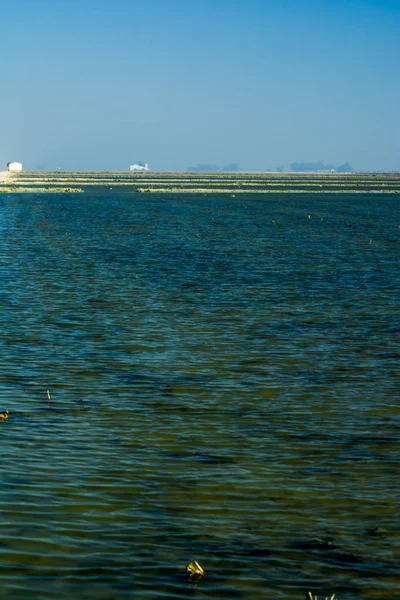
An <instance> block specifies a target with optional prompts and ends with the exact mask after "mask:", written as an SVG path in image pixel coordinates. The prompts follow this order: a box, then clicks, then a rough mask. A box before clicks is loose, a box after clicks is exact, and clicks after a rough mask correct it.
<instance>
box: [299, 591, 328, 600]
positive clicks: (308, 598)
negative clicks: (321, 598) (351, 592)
mask: <svg viewBox="0 0 400 600" xmlns="http://www.w3.org/2000/svg"><path fill="white" fill-rule="evenodd" d="M306 600H318V596H313V595H312V593H311V592H308V594H307V596H306ZM325 600H335V594H332V596H331V597H330V598H328V597H326V598H325Z"/></svg>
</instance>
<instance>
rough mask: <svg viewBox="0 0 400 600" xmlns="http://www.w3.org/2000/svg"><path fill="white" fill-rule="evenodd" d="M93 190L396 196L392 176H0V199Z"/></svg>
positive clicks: (398, 189) (398, 178)
mask: <svg viewBox="0 0 400 600" xmlns="http://www.w3.org/2000/svg"><path fill="white" fill-rule="evenodd" d="M95 187H98V188H103V189H113V188H120V189H125V190H126V191H132V192H136V193H160V194H161V193H162V194H167V193H174V194H196V193H199V194H226V195H231V196H235V195H236V194H243V193H247V194H258V195H259V194H268V195H271V194H303V195H306V194H313V195H315V194H335V195H336V194H362V193H370V194H399V193H400V175H399V174H396V173H317V172H307V173H306V172H300V173H294V172H290V173H271V172H268V173H267V172H263V173H244V172H235V173H232V172H230V173H216V172H212V173H205V172H201V173H200V172H196V173H194V172H188V171H186V172H181V173H177V172H171V171H148V172H146V173H132V172H130V171H21V172H15V173H13V172H11V173H9V172H7V171H4V172H3V171H2V172H0V193H8V194H10V193H73V192H83V191H84V190H85V189H87V190H88V189H91V188H92V189H93V188H95Z"/></svg>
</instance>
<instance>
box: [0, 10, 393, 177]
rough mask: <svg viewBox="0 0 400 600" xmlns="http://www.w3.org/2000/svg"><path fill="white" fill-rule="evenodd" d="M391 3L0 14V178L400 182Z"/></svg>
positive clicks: (45, 11) (31, 11) (12, 12)
mask: <svg viewBox="0 0 400 600" xmlns="http://www.w3.org/2000/svg"><path fill="white" fill-rule="evenodd" d="M399 32H400V0H370V1H369V2H366V1H363V2H361V1H354V0H325V1H314V0H293V1H292V0H288V1H287V0H282V1H281V2H277V1H276V0H275V1H274V2H269V1H268V0H169V1H167V0H153V1H152V2H145V1H144V0H142V1H141V2H138V1H137V0H113V1H111V0H18V1H16V2H11V1H10V0H7V1H6V0H0V57H1V63H0V64H1V66H0V115H1V128H0V170H1V169H2V168H3V167H4V166H5V164H6V163H7V162H8V161H9V160H19V161H21V162H23V164H24V168H26V169H29V168H46V169H52V168H57V167H60V168H62V169H95V170H97V169H98V170H102V169H110V170H113V169H116V170H124V169H126V168H128V167H129V165H130V164H132V162H136V161H144V162H148V163H149V165H150V167H151V168H153V169H162V170H180V169H186V168H187V167H189V166H192V165H196V164H197V163H211V164H216V165H219V166H224V165H227V164H229V163H232V162H236V163H238V164H239V165H240V166H241V167H242V168H243V169H248V170H266V169H275V168H276V167H277V166H280V165H282V166H284V167H286V168H288V167H289V165H290V163H292V162H308V161H322V162H324V163H333V164H341V163H343V162H345V161H349V162H350V163H351V164H352V165H353V167H354V168H355V169H357V170H399V171H400V125H399V123H400V118H399V111H400V72H399V66H400V41H399V40H400V35H399Z"/></svg>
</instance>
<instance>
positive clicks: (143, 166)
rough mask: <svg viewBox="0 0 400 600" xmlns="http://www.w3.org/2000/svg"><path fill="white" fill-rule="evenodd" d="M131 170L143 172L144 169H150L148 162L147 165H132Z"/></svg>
mask: <svg viewBox="0 0 400 600" xmlns="http://www.w3.org/2000/svg"><path fill="white" fill-rule="evenodd" d="M129 170H130V171H136V172H139V173H140V172H143V171H149V170H150V169H149V165H148V164H147V163H146V164H145V165H142V164H141V163H138V164H135V165H131V166H130V167H129Z"/></svg>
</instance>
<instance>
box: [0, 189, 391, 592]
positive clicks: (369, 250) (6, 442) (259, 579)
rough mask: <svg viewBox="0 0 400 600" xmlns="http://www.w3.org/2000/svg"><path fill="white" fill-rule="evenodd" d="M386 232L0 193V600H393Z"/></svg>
mask: <svg viewBox="0 0 400 600" xmlns="http://www.w3.org/2000/svg"><path fill="white" fill-rule="evenodd" d="M399 223H400V202H399V198H398V197H396V196H390V195H389V196H388V195H386V196H380V195H373V196H372V195H371V196H368V195H365V196H363V195H358V196H353V197H352V196H335V195H332V196H327V195H324V196H321V197H318V196H315V195H314V196H312V197H310V198H307V197H299V196H297V197H294V196H293V197H292V196H290V195H286V196H282V197H281V198H278V197H275V198H274V197H272V196H269V197H268V198H267V199H265V198H262V197H261V196H260V195H259V196H251V195H249V196H245V195H242V196H241V197H240V198H231V197H222V196H221V197H218V196H215V197H211V196H207V197H204V196H194V195H188V196H184V195H182V196H173V195H166V196H162V195H156V194H151V195H146V194H144V195H141V194H132V193H131V192H129V191H109V190H108V191H107V190H96V189H92V190H88V191H86V192H85V194H84V195H79V196H78V195H77V196H68V195H56V194H54V195H41V196H39V195H10V196H5V195H4V196H3V197H1V198H0V277H1V287H0V300H1V312H0V326H1V338H0V344H1V354H0V356H1V359H0V360H1V363H0V393H1V406H0V409H1V410H4V409H6V408H8V409H9V410H10V418H9V420H8V422H5V423H0V436H1V449H2V477H1V488H0V515H1V536H0V553H1V571H0V583H1V590H2V598H7V599H8V598H9V599H12V600H13V599H24V600H31V599H33V598H40V599H43V600H47V599H50V598H57V599H62V600H63V599H65V600H67V599H68V600H70V599H71V598H83V599H86V598H87V599H88V600H92V599H93V600H99V599H104V600H105V599H107V600H119V599H123V598H132V599H133V598H135V599H139V600H141V599H155V598H168V599H175V598H194V597H195V598H196V599H220V598H227V599H232V600H236V599H246V600H260V599H261V598H274V599H275V598H287V599H297V598H298V599H300V600H301V599H302V598H303V597H304V594H305V592H306V590H311V591H313V592H314V593H318V594H328V593H330V594H332V593H333V592H335V593H336V594H337V597H338V598H339V600H351V599H374V598H381V599H382V598H387V599H389V598H390V599H391V600H394V599H395V598H400V578H399V566H398V565H399V559H400V542H399V537H400V523H399V514H400V509H399V497H400V476H399V474H400V468H399V463H400V402H399V374H398V371H399V367H398V365H399V364H400V360H399V359H400V316H399V300H400V293H399V292H400V290H399V288H400V276H399V273H400V271H399V266H400V265H399V260H400V258H399V257H400V252H399V233H400V229H399ZM47 389H49V390H50V393H51V396H52V402H51V403H50V402H49V401H48V400H47V395H46V390H47ZM376 528H379V529H377V530H376ZM317 539H319V540H321V541H317ZM328 542H331V543H330V544H328ZM193 559H196V560H198V561H199V562H200V564H201V565H202V566H203V567H204V569H205V571H206V575H205V577H204V578H203V579H202V580H201V581H200V582H199V583H198V584H190V583H188V581H187V579H186V577H185V575H184V568H185V565H186V564H187V563H188V562H189V561H190V560H193Z"/></svg>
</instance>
